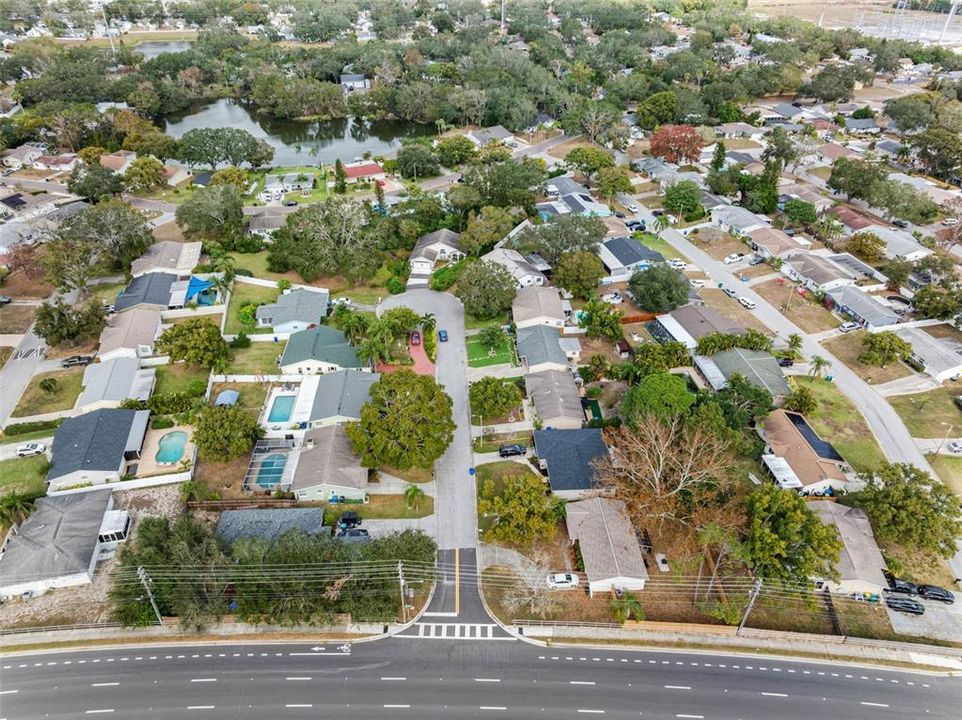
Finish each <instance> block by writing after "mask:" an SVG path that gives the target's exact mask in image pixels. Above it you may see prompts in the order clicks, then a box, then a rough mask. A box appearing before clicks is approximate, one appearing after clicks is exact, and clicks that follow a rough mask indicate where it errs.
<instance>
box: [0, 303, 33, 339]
mask: <svg viewBox="0 0 962 720" xmlns="http://www.w3.org/2000/svg"><path fill="white" fill-rule="evenodd" d="M36 314H37V306H36V305H4V306H3V307H2V308H0V335H21V334H23V333H25V332H27V328H29V327H30V324H31V323H32V322H33V319H34V317H35V316H36Z"/></svg>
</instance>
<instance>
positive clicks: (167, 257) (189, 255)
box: [130, 240, 203, 277]
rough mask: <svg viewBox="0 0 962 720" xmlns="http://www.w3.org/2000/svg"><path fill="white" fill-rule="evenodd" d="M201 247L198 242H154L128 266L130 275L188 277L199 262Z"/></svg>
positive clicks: (201, 244)
mask: <svg viewBox="0 0 962 720" xmlns="http://www.w3.org/2000/svg"><path fill="white" fill-rule="evenodd" d="M202 247H203V243H200V242H175V241H173V240H161V241H160V242H155V243H154V244H153V245H151V246H150V247H149V248H147V252H145V253H144V254H143V255H141V256H140V257H139V258H137V259H136V260H134V261H133V262H132V263H131V264H130V274H131V276H132V277H140V276H141V275H147V274H148V273H169V274H171V275H174V276H175V277H182V276H185V275H189V274H190V271H191V270H193V269H194V267H196V265H197V263H198V262H200V253H201V248H202Z"/></svg>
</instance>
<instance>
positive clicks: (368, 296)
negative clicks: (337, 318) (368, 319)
mask: <svg viewBox="0 0 962 720" xmlns="http://www.w3.org/2000/svg"><path fill="white" fill-rule="evenodd" d="M389 294H390V293H388V291H387V289H386V288H383V287H352V288H344V289H343V290H337V291H336V292H332V293H331V297H332V298H336V297H338V296H344V295H346V296H347V297H349V298H351V300H352V301H353V302H356V303H360V304H361V305H377V304H378V303H379V302H380V301H381V299H382V298H386V297H387V296H388V295H389Z"/></svg>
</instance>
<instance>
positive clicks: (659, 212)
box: [628, 207, 665, 217]
mask: <svg viewBox="0 0 962 720" xmlns="http://www.w3.org/2000/svg"><path fill="white" fill-rule="evenodd" d="M628 209H629V210H631V208H630V207H629V208H628ZM632 212H638V211H637V210H632ZM651 214H652V215H654V216H655V217H661V216H662V215H664V214H665V211H664V210H652V211H651Z"/></svg>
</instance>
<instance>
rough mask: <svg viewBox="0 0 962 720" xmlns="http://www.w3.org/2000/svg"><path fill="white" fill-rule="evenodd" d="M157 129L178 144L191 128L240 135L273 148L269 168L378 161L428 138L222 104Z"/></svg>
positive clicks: (378, 124) (388, 125)
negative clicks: (405, 142) (406, 141)
mask: <svg viewBox="0 0 962 720" xmlns="http://www.w3.org/2000/svg"><path fill="white" fill-rule="evenodd" d="M161 127H162V128H163V129H164V130H165V131H166V132H167V134H169V135H171V136H172V137H175V138H179V137H180V136H181V135H183V134H184V133H186V132H187V131H188V130H193V129H194V128H219V127H234V128H240V129H241V130H246V131H247V132H249V133H250V134H251V135H253V136H254V137H256V138H259V139H262V140H265V141H266V142H267V143H268V144H269V145H271V146H272V147H273V148H274V165H278V166H280V165H317V164H318V163H324V164H327V165H329V164H331V163H333V162H334V161H335V160H337V159H338V158H340V159H341V160H342V161H343V162H350V161H351V160H353V159H354V158H358V157H361V156H362V155H363V154H364V153H365V152H369V153H371V155H384V154H387V153H388V152H389V151H391V150H392V149H394V148H396V147H397V146H398V145H400V144H401V139H402V138H405V137H414V136H421V135H432V134H433V133H434V132H435V130H434V128H433V127H431V126H428V125H416V124H414V123H408V122H403V121H396V120H377V121H367V120H361V119H356V118H343V119H339V120H325V121H308V120H277V119H275V118H270V117H265V116H263V115H257V114H255V113H254V111H253V110H252V109H249V108H248V107H247V106H246V105H244V104H242V103H240V102H238V101H236V100H230V99H227V98H222V99H219V100H214V101H209V102H202V103H197V104H195V105H194V106H192V107H191V108H189V109H187V110H185V111H183V112H181V113H177V114H174V115H170V116H168V117H167V120H166V122H164V121H161Z"/></svg>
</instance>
